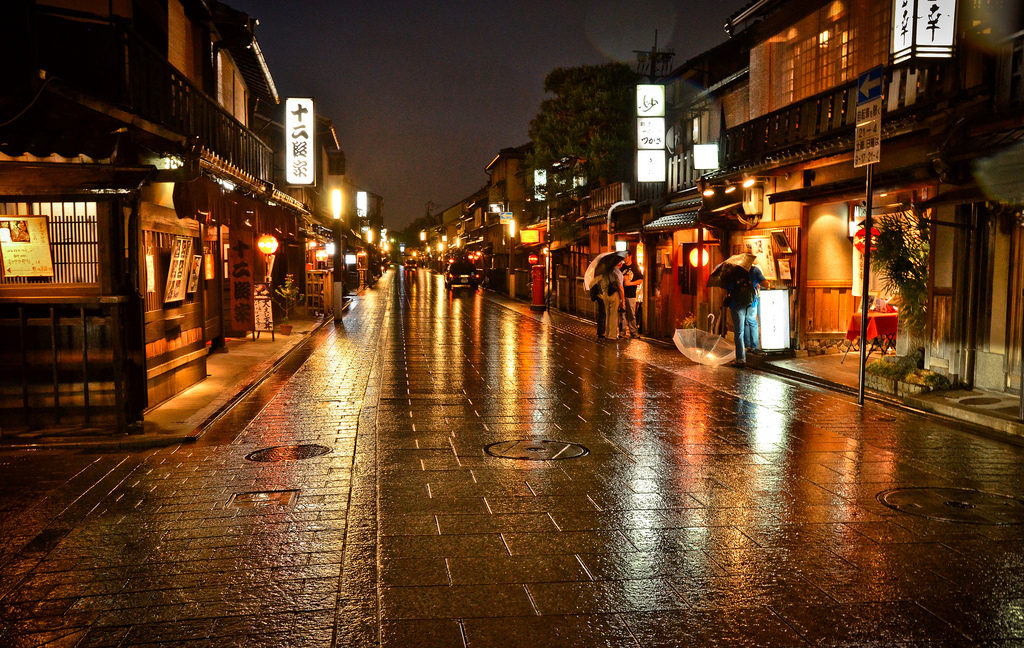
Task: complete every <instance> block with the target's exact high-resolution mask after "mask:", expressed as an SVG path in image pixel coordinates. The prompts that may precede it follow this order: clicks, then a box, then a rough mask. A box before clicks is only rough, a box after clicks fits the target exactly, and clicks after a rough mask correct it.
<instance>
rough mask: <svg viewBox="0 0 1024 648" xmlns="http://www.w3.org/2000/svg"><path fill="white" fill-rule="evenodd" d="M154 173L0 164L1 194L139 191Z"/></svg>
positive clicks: (95, 166)
mask: <svg viewBox="0 0 1024 648" xmlns="http://www.w3.org/2000/svg"><path fill="white" fill-rule="evenodd" d="M154 171H155V169H154V168H153V167H151V166H138V167H130V166H112V165H109V164H78V163H65V162H0V178H2V180H0V194H3V195H5V196H41V195H47V196H50V195H81V194H103V193H118V192H120V191H128V190H134V189H138V188H139V186H140V185H141V184H142V183H143V182H144V181H145V180H146V179H147V178H149V176H150V175H151V174H152V173H153V172H154Z"/></svg>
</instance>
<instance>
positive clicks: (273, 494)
mask: <svg viewBox="0 0 1024 648" xmlns="http://www.w3.org/2000/svg"><path fill="white" fill-rule="evenodd" d="M298 497H299V491H297V490H278V491H252V492H250V493H235V494H234V495H232V496H231V499H229V500H228V508H246V509H252V508H263V507H266V506H291V505H292V504H294V503H295V500H296V499H298Z"/></svg>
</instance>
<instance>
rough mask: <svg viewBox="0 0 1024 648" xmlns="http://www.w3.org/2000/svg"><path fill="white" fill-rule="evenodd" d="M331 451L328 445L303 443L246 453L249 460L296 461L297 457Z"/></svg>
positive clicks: (308, 456) (304, 457)
mask: <svg viewBox="0 0 1024 648" xmlns="http://www.w3.org/2000/svg"><path fill="white" fill-rule="evenodd" d="M330 451H331V449H330V448H328V447H326V446H322V445H316V444H315V443H307V444H303V445H284V446H273V447H270V448H262V449H260V450H257V451H255V452H250V453H249V454H247V455H245V458H246V459H248V460H249V461H294V460H296V459H309V458H310V457H319V456H320V455H322V454H327V453H328V452H330Z"/></svg>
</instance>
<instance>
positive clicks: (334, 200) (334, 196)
mask: <svg viewBox="0 0 1024 648" xmlns="http://www.w3.org/2000/svg"><path fill="white" fill-rule="evenodd" d="M331 215H332V216H334V220H341V189H334V190H332V191H331Z"/></svg>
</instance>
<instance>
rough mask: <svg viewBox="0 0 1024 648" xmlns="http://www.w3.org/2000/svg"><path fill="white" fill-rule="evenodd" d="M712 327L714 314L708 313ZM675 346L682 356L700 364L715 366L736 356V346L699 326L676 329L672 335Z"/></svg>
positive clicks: (712, 327) (712, 326) (711, 326)
mask: <svg viewBox="0 0 1024 648" xmlns="http://www.w3.org/2000/svg"><path fill="white" fill-rule="evenodd" d="M708 319H709V320H710V321H711V324H710V328H711V329H712V330H713V329H714V327H715V326H714V321H715V316H714V315H708ZM672 341H673V342H675V344H676V348H677V349H679V352H680V353H682V354H683V355H684V356H686V357H687V358H689V359H690V360H693V361H694V362H696V363H699V364H702V365H709V366H712V367H717V366H719V365H723V364H725V363H726V362H729V361H731V360H734V359H735V358H736V347H735V346H733V344H732V343H731V342H728V341H727V340H726V339H725V338H723V337H722V336H721V335H716V334H714V333H712V332H710V331H705V330H703V329H699V328H688V329H676V333H675V335H673V336H672Z"/></svg>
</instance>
